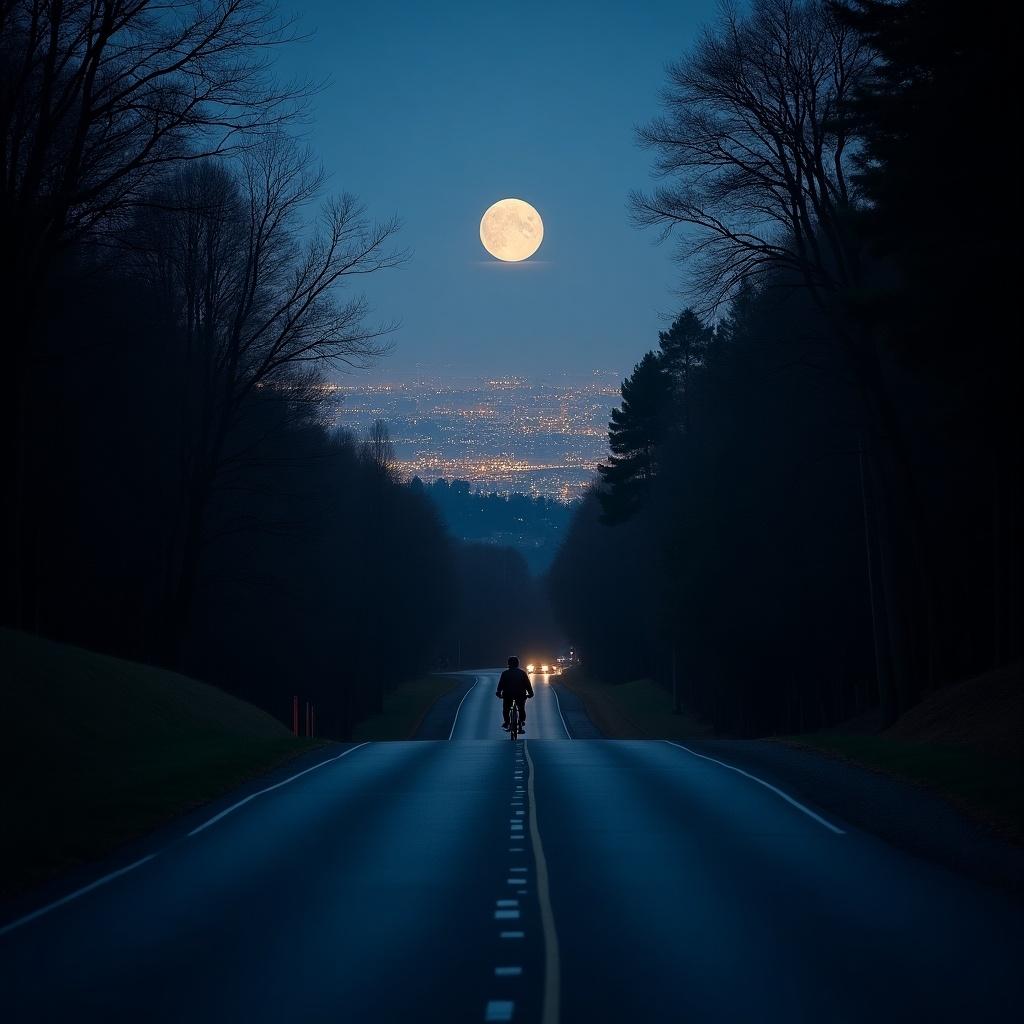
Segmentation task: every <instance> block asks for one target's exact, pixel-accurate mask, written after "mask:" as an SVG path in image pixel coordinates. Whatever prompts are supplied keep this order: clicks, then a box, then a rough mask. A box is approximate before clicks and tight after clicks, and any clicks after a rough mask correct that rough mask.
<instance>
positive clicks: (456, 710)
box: [448, 676, 483, 740]
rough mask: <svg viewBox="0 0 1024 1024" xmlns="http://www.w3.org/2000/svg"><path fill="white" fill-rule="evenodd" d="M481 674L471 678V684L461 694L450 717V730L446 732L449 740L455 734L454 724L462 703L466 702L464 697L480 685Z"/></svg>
mask: <svg viewBox="0 0 1024 1024" xmlns="http://www.w3.org/2000/svg"><path fill="white" fill-rule="evenodd" d="M482 678H483V676H476V677H475V678H474V680H473V685H472V686H471V687H470V688H469V689H468V690H467V691H466V692H465V693H464V694H463V695H462V700H460V701H459V706H458V707H457V708H456V709H455V718H454V719H452V731H451V732H450V733H448V739H449V740H450V739H451V738H452V737H453V736H454V735H455V726H456V725H457V724H458V721H459V712H460V711H461V710H462V705H463V704H465V703H466V698H467V697H468V696H469V695H470V694H471V693H472V692H473V691H474V690H475V689H476V688H477V686H479V685H480V680H481V679H482Z"/></svg>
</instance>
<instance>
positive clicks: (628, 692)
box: [559, 668, 711, 740]
mask: <svg viewBox="0 0 1024 1024" xmlns="http://www.w3.org/2000/svg"><path fill="white" fill-rule="evenodd" d="M559 682H560V683H561V684H562V685H563V686H565V687H566V689H568V690H571V691H572V692H573V693H574V694H576V696H577V697H579V698H580V699H581V700H582V701H583V705H584V707H585V708H586V709H587V714H588V715H589V716H590V720H591V721H592V722H593V723H594V725H596V726H597V728H598V729H600V730H601V732H602V733H604V735H605V736H607V737H608V738H609V739H617V740H633V739H649V740H654V739H657V740H683V739H694V738H695V737H699V736H708V735H710V734H711V727H710V726H709V725H707V724H706V723H704V722H702V721H700V720H699V719H698V718H696V717H695V716H693V715H690V714H687V713H685V712H684V713H683V714H679V715H674V714H672V695H671V694H670V693H668V692H667V691H666V690H664V689H662V688H661V687H660V686H658V684H657V683H655V682H654V681H653V680H651V679H634V680H631V681H630V682H628V683H619V684H618V685H615V686H611V685H609V684H608V683H602V682H600V681H598V680H596V679H592V678H591V677H589V676H588V675H586V673H584V672H583V671H582V670H581V669H579V668H572V669H569V670H568V671H567V672H565V673H563V674H562V675H561V676H560V677H559Z"/></svg>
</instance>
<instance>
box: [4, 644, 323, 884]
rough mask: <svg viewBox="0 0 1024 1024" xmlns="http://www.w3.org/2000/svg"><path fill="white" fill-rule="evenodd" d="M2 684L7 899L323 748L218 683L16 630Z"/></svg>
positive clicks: (6, 649)
mask: <svg viewBox="0 0 1024 1024" xmlns="http://www.w3.org/2000/svg"><path fill="white" fill-rule="evenodd" d="M0 679H2V680H3V682H2V686H0V698H2V701H3V705H2V706H3V711H4V717H5V721H6V729H5V733H6V735H5V737H4V744H3V750H4V770H3V773H2V774H3V780H2V782H0V797H2V801H3V808H4V818H5V824H4V828H3V830H2V831H3V834H2V836H0V863H2V865H3V870H2V873H0V895H4V896H7V895H11V894H13V893H14V892H17V891H20V890H23V889H25V888H28V887H29V886H32V885H34V884H36V883H38V882H40V881H42V880H44V879H45V878H47V877H48V876H50V875H53V874H55V873H57V872H59V871H61V870H64V869H67V868H69V867H72V866H74V865H75V864H80V863H83V862H87V861H90V860H94V859H96V858H97V857H100V856H102V855H103V854H105V853H108V852H110V851H111V850H112V849H114V848H115V847H116V846H118V845H119V844H120V843H123V842H125V841H126V840H129V839H132V838H135V837H138V836H140V835H143V834H144V833H145V832H147V831H149V830H150V829H152V828H154V827H156V826H158V825H160V824H162V823H164V822H166V821H168V820H170V819H171V818H173V817H174V816H176V815H178V814H180V813H182V812H183V811H186V810H188V809H190V808H193V807H196V806H199V805H201V804H203V803H205V802H207V801H209V800H211V799H213V798H215V797H217V796H220V795H221V794H223V793H225V792H227V791H229V790H230V789H232V788H233V787H235V786H237V785H240V784H241V783H243V782H245V781H246V780H247V779H249V778H252V777H253V776H256V775H259V774H262V773H263V772H266V771H268V770H270V769H272V768H274V767H275V766H277V765H279V764H281V763H282V762H284V761H286V760H288V759H289V758H291V757H294V756H296V755H298V754H302V753H305V752H306V751H308V750H311V749H314V748H315V747H316V746H318V745H319V744H318V743H316V742H315V741H308V740H296V739H295V738H293V737H292V735H291V734H290V732H289V731H288V729H287V728H286V727H285V726H284V725H282V724H281V723H280V722H278V721H277V720H276V719H274V718H273V717H272V716H270V715H268V714H266V713H265V712H264V711H261V710H260V709H259V708H256V707H254V706H253V705H251V704H247V703H246V702H244V701H241V700H237V699H236V698H234V697H231V696H229V695H228V694H227V693H225V692H223V691H222V690H219V689H217V688H216V687H213V686H208V685H207V684H205V683H200V682H198V681H196V680H194V679H190V678H188V677H186V676H182V675H178V674H177V673H174V672H168V671H165V670H163V669H158V668H153V667H152V666H148V665H141V664H137V663H135V662H131V661H125V660H122V659H120V658H113V657H109V656H107V655H102V654H96V653H94V652H91V651H86V650H83V649H81V648H77V647H72V646H69V645H67V644H59V643H54V642H52V641H49V640H44V639H41V638H39V637H34V636H30V635H27V634H24V633H19V632H17V631H14V630H9V629H0Z"/></svg>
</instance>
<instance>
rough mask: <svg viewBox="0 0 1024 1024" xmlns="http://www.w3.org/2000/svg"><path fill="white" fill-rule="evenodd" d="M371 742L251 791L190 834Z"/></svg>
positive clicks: (190, 834)
mask: <svg viewBox="0 0 1024 1024" xmlns="http://www.w3.org/2000/svg"><path fill="white" fill-rule="evenodd" d="M368 744H369V740H367V741H366V742H364V743H357V744H356V745H355V746H354V747H349V748H348V750H343V751H342V752H341V753H340V754H338V755H337V756H336V757H329V758H328V759H327V760H326V761H321V762H320V763H319V764H315V765H313V767H312V768H306V769H304V770H303V771H301V772H296V773H295V774H294V775H291V776H289V777H288V778H287V779H284V780H282V781H281V782H275V783H274V785H273V786H267V788H266V789H261V790H259V791H258V792H256V793H250V794H249V795H248V796H247V797H244V798H243V799H242V800H239V801H238V803H237V804H232V805H231V806H230V807H228V808H225V809H224V810H223V811H221V812H220V814H215V815H214V816H213V817H212V818H210V820H209V821H204V822H203V823H202V825H199V826H198V827H197V828H194V829H192V831H191V832H189V836H190V837H191V836H196V835H199V833H200V832H202V831H203V830H204V829H207V828H209V827H210V826H211V825H214V824H216V823H217V822H218V821H220V819H221V818H226V817H227V816H228V815H229V814H231V812H232V811H237V810H238V808H239V807H242V806H244V805H245V804H247V803H248V802H249V801H250V800H255V799H256V797H258V796H263V794H264V793H270V792H272V791H273V790H275V789H280V788H281V787H282V786H287V785H288V783H289V782H294V781H295V780H296V779H301V778H302V776H303V775H308V774H309V773H310V772H315V771H316V770H317V768H323V766H324V765H325V764H333V763H334V762H335V761H340V760H341V759H342V758H343V757H348V755H349V754H354V753H355V752H356V751H357V750H359V749H360V748H361V747H365V746H367V745H368Z"/></svg>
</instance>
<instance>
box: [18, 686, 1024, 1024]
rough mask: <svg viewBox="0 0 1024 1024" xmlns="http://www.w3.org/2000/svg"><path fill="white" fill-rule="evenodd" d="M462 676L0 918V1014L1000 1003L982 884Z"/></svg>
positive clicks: (550, 1015) (60, 1017)
mask: <svg viewBox="0 0 1024 1024" xmlns="http://www.w3.org/2000/svg"><path fill="white" fill-rule="evenodd" d="M476 676H479V677H480V680H479V682H476V683H474V685H473V686H472V688H470V689H468V690H467V691H466V692H465V697H464V699H463V698H460V699H459V700H460V706H459V708H458V719H457V720H455V721H454V729H453V730H452V741H451V742H447V741H437V742H431V741H418V742H408V743H373V744H367V745H362V746H358V747H352V748H348V749H346V750H344V751H340V752H339V756H336V757H335V756H334V755H331V756H332V757H334V759H333V760H330V761H327V762H326V763H324V764H322V765H321V766H320V767H316V768H313V769H312V770H306V771H305V774H302V775H301V776H299V777H297V778H292V779H291V781H285V778H286V777H282V779H281V780H280V781H283V782H285V784H284V785H278V786H277V787H276V788H274V789H271V790H269V791H266V792H259V791H248V792H246V793H245V794H244V795H245V797H246V798H247V799H246V802H244V803H241V804H240V805H238V806H235V804H237V803H238V800H239V799H241V796H240V795H236V796H235V797H234V798H232V799H228V800H225V801H222V802H220V803H219V804H217V805H214V806H212V807H210V808H207V809H206V810H205V811H203V812H202V813H201V814H200V815H198V816H192V817H190V818H189V819H188V820H187V821H186V822H184V823H182V825H181V826H180V827H179V828H178V830H177V831H175V830H173V829H172V830H168V831H167V832H165V833H162V834H161V836H160V837H159V842H158V843H157V845H156V846H154V848H153V850H152V851H151V855H147V856H149V859H146V860H145V861H144V862H143V863H140V864H138V865H137V866H135V867H131V869H130V870H127V871H125V872H124V873H122V874H119V875H117V876H116V877H113V878H111V879H110V880H106V881H103V882H102V884H100V885H98V886H96V887H95V888H92V889H90V890H89V891H86V892H81V893H79V894H78V895H75V894H74V893H71V892H69V893H64V894H61V895H62V896H67V895H73V896H74V898H72V899H70V900H68V901H67V902H64V903H61V904H60V905H57V906H52V907H51V908H50V909H46V908H45V907H39V908H37V909H38V910H42V911H43V913H41V914H39V916H36V917H33V918H31V919H28V920H24V919H23V920H22V921H21V923H19V922H18V921H17V920H15V921H5V922H3V923H2V924H0V1019H2V1020H4V1021H5V1022H14V1021H72V1020H73V1021H93V1020H97V1021H129V1020H130V1021H140V1020H145V1021H200V1022H204V1021H217V1022H222V1021H232V1022H233V1021H246V1022H248V1021H259V1022H263V1021H268V1022H269V1021H317V1022H319V1021H332V1022H337V1021H389V1022H390V1021H406V1020H419V1021H446V1022H448V1021H453V1022H454V1021H484V1020H514V1021H542V1022H543V1024H554V1022H555V1021H558V1020H561V1021H564V1022H574V1024H575V1022H590V1021H598V1022H603V1021H609V1022H611V1021H615V1022H622V1021H630V1022H642V1021H657V1022H661V1021H669V1022H675V1021H679V1022H701V1021H739V1022H746V1021H787V1022H789V1021H808V1022H810V1021H813V1022H846V1021H850V1022H854V1021H857V1022H860V1021H871V1022H873V1024H874V1022H879V1021H918V1020H920V1021H929V1022H934V1021H971V1022H974V1021H1001V1020H1006V1019H1010V1018H1011V1016H1012V1015H1014V1014H1015V1012H1016V1010H1017V1009H1018V1007H1019V1005H1020V1001H1021V996H1022V995H1024V992H1022V988H1021V982H1020V979H1019V970H1018V967H1019V956H1020V953H1021V951H1022V948H1024V947H1022V938H1024V930H1022V913H1021V908H1020V906H1019V905H1018V904H1016V903H1015V902H1014V901H1013V900H1012V899H1011V898H1010V897H1008V896H1006V895H1005V894H1004V893H1003V892H1001V891H999V890H996V889H989V888H987V887H985V886H983V885H981V884H980V883H977V882H973V881H969V880H967V879H966V878H963V877H961V876H959V875H955V874H952V873H950V872H948V871H946V870H944V869H942V868H939V867H936V866H934V865H931V864H928V863H926V862H924V861H922V860H918V859H916V858H914V857H912V856H910V855H908V854H906V853H902V852H900V851H898V850H896V849H894V848H892V847H890V846H888V845H886V844H885V843H883V842H882V841H880V840H878V839H876V838H874V837H872V836H871V835H869V834H866V833H864V832H862V831H859V830H857V829H855V828H853V827H851V826H848V825H847V824H846V823H845V822H843V821H841V820H837V819H835V818H833V817H831V816H829V815H827V814H825V813H823V812H820V811H819V810H818V809H817V808H814V807H811V806H808V805H806V804H804V803H801V802H800V801H796V800H794V798H793V797H792V796H791V795H789V794H787V793H786V792H785V791H784V790H783V789H782V788H769V787H768V786H766V785H764V784H762V782H759V781H758V780H757V779H756V778H754V777H752V775H750V774H742V773H740V772H738V771H735V770H733V769H731V768H729V767H726V766H725V765H723V764H720V763H718V762H716V761H713V760H708V759H706V758H702V757H699V756H696V755H695V754H694V753H691V752H689V751H687V750H686V749H683V748H680V747H677V746H674V745H672V744H669V743H664V742H616V741H604V740H569V738H568V736H567V732H566V729H565V728H564V727H563V726H562V724H561V719H562V716H561V715H560V714H559V705H558V703H557V695H556V692H555V691H554V690H552V689H551V688H548V687H545V686H543V685H538V686H537V687H536V688H537V691H538V697H537V698H536V699H535V700H534V701H531V702H530V715H529V723H528V732H527V740H526V742H525V743H523V742H519V743H516V744H513V743H511V742H509V740H508V739H507V738H505V736H504V734H503V733H502V732H501V730H500V726H499V722H500V706H499V704H498V701H497V700H495V699H494V697H493V692H494V681H495V678H496V677H495V676H494V675H493V674H490V673H476V674H474V678H475V677H476ZM556 726H558V728H556ZM559 729H561V731H560V732H559ZM7 824H10V823H7ZM128 866H129V865H126V864H119V863H116V862H115V863H112V864H111V865H108V866H107V868H106V869H100V870H98V871H97V876H100V875H102V874H103V873H104V870H105V871H111V870H120V869H121V868H123V867H128ZM22 909H23V911H24V908H22Z"/></svg>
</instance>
